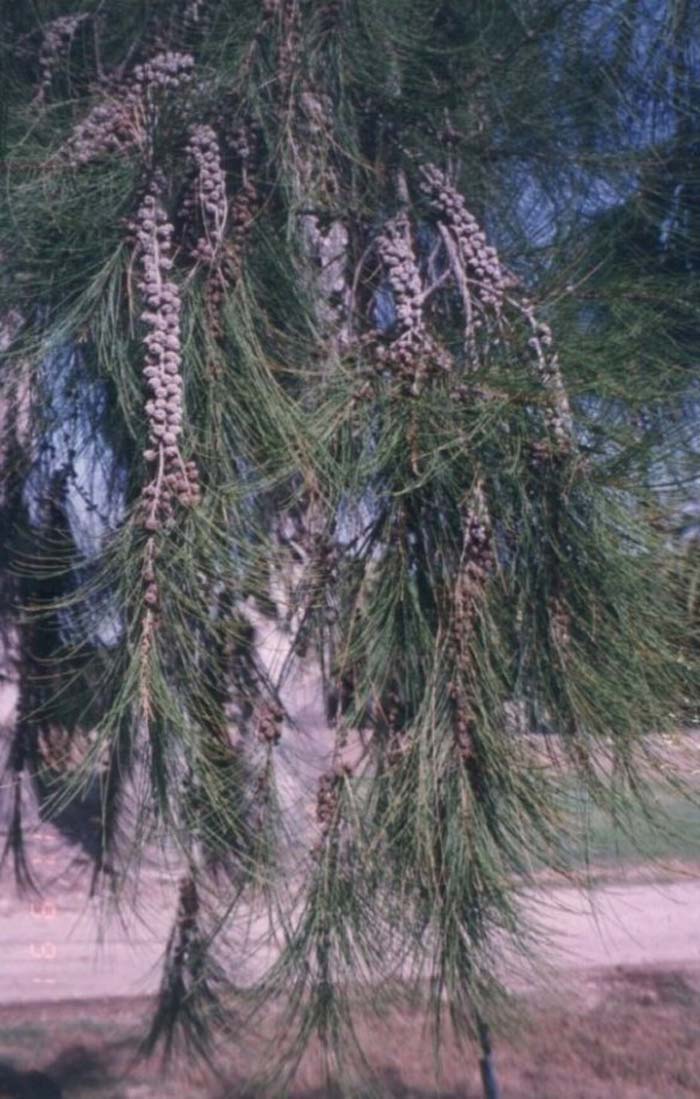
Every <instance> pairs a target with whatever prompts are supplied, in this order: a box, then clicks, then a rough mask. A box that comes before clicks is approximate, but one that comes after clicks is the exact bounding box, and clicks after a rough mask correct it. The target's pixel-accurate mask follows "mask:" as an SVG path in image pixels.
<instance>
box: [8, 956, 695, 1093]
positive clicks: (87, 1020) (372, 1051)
mask: <svg viewBox="0 0 700 1099" xmlns="http://www.w3.org/2000/svg"><path fill="white" fill-rule="evenodd" d="M525 1006H526V1007H527V1011H526V1012H525V1013H524V1021H523V1022H522V1023H521V1025H520V1027H519V1028H518V1030H517V1031H516V1032H515V1033H513V1034H511V1035H510V1036H497V1037H496V1040H495V1049H496V1056H495V1060H496V1066H497V1071H498V1077H499V1082H500V1084H501V1087H502V1094H503V1099H610V1097H611V1096H615V1099H696V1097H697V1095H698V1094H699V1082H700V968H698V967H695V968H691V967H673V968H668V967H658V968H655V967H650V966H632V967H626V966H614V967H611V968H609V969H605V970H598V971H595V972H588V973H586V974H585V975H576V976H574V977H573V978H571V979H567V980H566V981H565V982H564V983H562V985H561V986H560V988H559V989H558V990H555V991H553V992H551V993H550V994H549V995H547V996H539V997H537V998H535V999H534V1000H533V999H530V1000H529V1001H528V1002H527V1003H526V1004H525V1003H524V1004H523V1007H525ZM147 1007H148V1003H147V1001H146V1000H143V999H141V1000H131V999H117V1000H95V1001H87V1000H86V1001H83V1000H81V1001H74V1002H72V1003H65V1002H63V1003H58V1004H44V1005H39V1004H32V1005H29V1004H25V1005H20V1006H17V1005H15V1006H5V1007H2V1008H0V1096H2V1097H3V1099H5V1097H7V1099H10V1097H11V1099H20V1097H21V1099H50V1097H54V1096H57V1095H59V1094H62V1096H63V1099H93V1097H94V1099H166V1097H172V1099H186V1097H187V1099H191V1097H192V1099H194V1097H202V1099H234V1097H236V1099H237V1097H240V1099H246V1097H249V1096H251V1092H250V1090H249V1089H248V1087H247V1081H248V1080H249V1079H250V1074H251V1070H252V1068H253V1065H254V1063H255V1060H256V1053H257V1052H259V1051H257V1050H256V1049H255V1048H251V1047H250V1046H243V1047H239V1048H232V1049H231V1050H230V1053H229V1054H228V1056H226V1057H224V1058H223V1061H222V1071H221V1075H220V1076H219V1077H218V1078H217V1077H216V1076H215V1075H213V1074H212V1073H209V1072H206V1071H203V1070H199V1071H195V1070H192V1069H189V1070H188V1069H187V1068H186V1067H184V1066H180V1067H179V1068H178V1069H176V1070H175V1071H174V1072H173V1073H172V1074H171V1075H169V1076H166V1075H164V1074H163V1073H162V1070H161V1068H160V1066H159V1064H158V1063H152V1064H140V1065H136V1066H134V1065H133V1064H132V1063H131V1062H132V1059H133V1055H134V1051H135V1045H136V1038H137V1035H138V1031H139V1020H140V1019H143V1017H144V1013H145V1012H146V1010H147ZM360 1030H361V1031H364V1033H363V1035H362V1036H363V1038H364V1039H365V1043H366V1046H367V1053H368V1057H369V1060H370V1063H371V1065H372V1067H373V1069H374V1071H375V1074H376V1076H375V1081H374V1088H375V1090H374V1094H375V1095H381V1096H385V1097H387V1099H389V1097H391V1099H394V1097H399V1096H401V1097H405V1099H408V1097H411V1099H480V1097H481V1090H480V1085H479V1074H478V1067H477V1063H476V1057H475V1055H474V1054H473V1053H472V1052H470V1051H467V1052H463V1051H461V1050H459V1049H458V1048H456V1047H455V1046H454V1044H451V1043H450V1042H449V1041H448V1043H447V1046H446V1048H445V1050H444V1054H443V1062H442V1072H441V1074H440V1075H439V1076H436V1072H435V1066H434V1061H433V1056H432V1050H431V1042H430V1038H429V1037H428V1036H427V1035H426V1034H425V1033H424V1032H423V1028H422V1023H421V1019H420V1017H419V1016H418V1015H416V1014H414V1013H412V1012H410V1011H406V1010H404V1011H402V1012H401V1014H400V1015H396V1016H386V1017H385V1018H384V1019H382V1020H376V1021H374V1022H373V1023H372V1024H365V1025H364V1026H361V1027H360ZM37 1069H39V1070H42V1071H43V1072H44V1073H45V1074H46V1075H47V1077H48V1078H49V1079H51V1080H52V1081H54V1082H55V1083H56V1084H57V1085H58V1086H59V1087H60V1088H61V1092H52V1091H49V1090H46V1089H44V1090H42V1086H41V1085H40V1084H39V1083H38V1082H37V1081H36V1080H35V1081H34V1082H33V1083H32V1082H31V1081H29V1082H28V1077H27V1075H26V1074H27V1072H28V1071H29V1070H37ZM3 1073H4V1074H5V1075H4V1077H3ZM13 1080H14V1082H13ZM3 1082H4V1085H5V1090H3ZM23 1089H24V1090H23ZM286 1094H288V1095H289V1096H290V1099H292V1097H294V1099H322V1097H324V1096H331V1095H334V1094H335V1092H334V1090H333V1089H329V1088H328V1087H327V1086H326V1085H324V1084H323V1083H322V1081H321V1079H320V1077H319V1073H318V1069H317V1067H316V1066H315V1065H314V1063H313V1058H310V1059H309V1062H308V1063H307V1064H306V1065H304V1067H303V1069H302V1070H301V1072H300V1074H299V1077H298V1079H297V1081H296V1083H295V1084H294V1085H293V1086H292V1087H291V1088H290V1089H289V1090H288V1091H287V1092H286ZM356 1094H369V1092H368V1091H362V1092H358V1093H356Z"/></svg>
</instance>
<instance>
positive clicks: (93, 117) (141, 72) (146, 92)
mask: <svg viewBox="0 0 700 1099" xmlns="http://www.w3.org/2000/svg"><path fill="white" fill-rule="evenodd" d="M193 70H194V58H193V56H192V54H190V53H177V52H175V51H173V50H166V51H164V52H162V53H159V54H156V55H155V57H153V58H151V60H150V61H147V62H145V63H144V64H143V65H135V66H134V68H133V70H132V72H131V74H130V77H129V79H128V80H125V81H122V82H118V83H116V84H115V85H114V86H113V87H112V89H111V95H109V96H108V97H103V98H102V99H101V100H100V102H99V103H97V104H95V106H94V107H93V108H92V109H91V110H90V111H89V112H88V114H87V116H86V117H85V118H84V119H83V121H82V122H80V123H79V124H78V125H77V126H76V128H75V129H74V131H73V133H72V134H71V136H70V137H69V139H68V141H67V142H66V143H65V144H64V146H63V148H62V149H61V153H60V157H61V159H62V160H64V161H65V162H66V163H67V164H68V165H70V166H72V167H81V166H82V165H85V164H89V163H90V162H91V161H93V160H95V159H97V158H98V157H100V156H103V155H105V154H107V153H119V152H124V151H125V150H127V149H130V148H133V147H134V146H138V145H140V144H143V142H144V141H145V134H144V129H143V127H144V122H145V119H146V117H147V112H146V110H145V100H146V99H147V97H149V96H150V95H152V93H153V92H155V91H158V90H162V91H173V90H176V89H178V88H181V87H182V86H183V85H184V84H186V83H187V82H188V81H189V80H190V79H191V77H192V73H193Z"/></svg>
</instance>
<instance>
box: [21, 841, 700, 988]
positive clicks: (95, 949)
mask: <svg viewBox="0 0 700 1099" xmlns="http://www.w3.org/2000/svg"><path fill="white" fill-rule="evenodd" d="M35 843H36V844H39V845H40V848H39V850H40V854H39V856H38V857H39V860H40V863H41V865H43V866H45V867H46V871H47V872H48V873H47V876H46V883H47V884H46V887H45V892H44V893H43V895H42V897H41V898H40V899H37V898H32V897H27V898H24V899H23V898H18V897H17V896H16V894H15V891H14V889H13V887H12V885H11V884H10V883H9V882H8V881H7V879H5V881H4V883H3V888H2V892H0V948H1V949H0V974H1V980H0V1003H5V1004H9V1003H31V1002H42V1001H43V1002H46V1001H57V1000H69V999H86V998H90V997H106V998H113V997H118V996H141V995H148V994H149V993H152V992H153V991H154V990H155V989H156V988H157V985H158V980H159V974H160V965H159V963H160V958H161V952H162V949H163V945H164V943H165V941H166V939H167V935H168V931H169V926H170V919H171V916H172V912H173V906H174V883H173V881H172V879H170V878H168V876H167V875H164V874H162V873H160V874H159V873H157V872H155V871H152V872H151V873H150V875H149V877H148V879H147V881H146V885H145V887H144V886H142V887H141V890H140V895H143V896H145V898H146V899H145V903H144V904H143V906H142V911H141V916H140V919H137V918H135V917H134V916H133V915H132V914H128V915H125V916H124V917H123V922H122V919H121V918H120V917H119V916H117V915H112V916H111V917H109V918H106V919H105V920H104V923H103V925H102V941H101V942H100V941H99V935H98V928H99V927H100V920H99V910H98V908H97V907H96V905H95V904H94V903H90V902H88V901H86V899H85V896H86V894H85V881H84V878H85V873H84V872H83V874H82V875H81V874H80V873H79V871H78V870H76V872H75V874H74V876H73V878H71V877H70V876H68V877H66V876H65V875H64V876H62V878H61V879H60V885H59V884H56V883H55V884H54V885H51V878H50V867H51V865H52V863H53V862H54V861H56V862H57V861H58V859H59V858H60V856H61V854H62V851H61V842H60V839H58V837H57V836H56V835H55V833H52V832H50V831H46V830H45V831H44V832H43V833H42V832H40V833H39V835H38V838H36V839H35ZM81 878H82V879H83V880H81ZM532 908H533V912H535V913H536V917H537V922H538V924H539V926H540V927H541V928H542V931H543V934H544V940H543V941H544V942H545V943H546V946H545V947H544V948H543V951H542V953H543V958H544V960H545V961H546V962H547V964H548V965H550V966H551V965H553V966H555V967H557V968H560V969H563V970H569V971H571V970H575V971H585V970H593V969H596V970H597V969H600V968H601V967H610V966H616V965H622V966H650V965H652V966H678V965H680V966H682V965H686V964H687V965H689V966H691V967H693V966H696V965H697V966H700V872H699V873H698V874H697V875H691V874H690V873H689V872H686V876H685V878H684V879H683V880H675V881H666V882H661V883H654V882H651V881H635V880H634V879H633V880H632V881H622V882H618V883H616V884H604V885H602V886H599V887H598V888H595V889H593V890H590V891H589V892H583V891H579V890H576V889H573V888H547V889H546V890H544V891H543V893H542V895H540V896H539V897H537V898H536V903H535V900H534V899H533V905H532ZM269 956H270V955H269V954H268V959H269ZM264 960H265V959H264V958H260V959H259V961H258V965H260V964H262V963H263V962H264ZM509 975H510V983H511V984H513V985H514V986H515V987H517V986H518V985H521V983H522V980H523V979H524V978H523V977H522V975H520V976H519V975H518V973H517V969H516V968H515V967H513V968H512V969H510V970H509Z"/></svg>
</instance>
